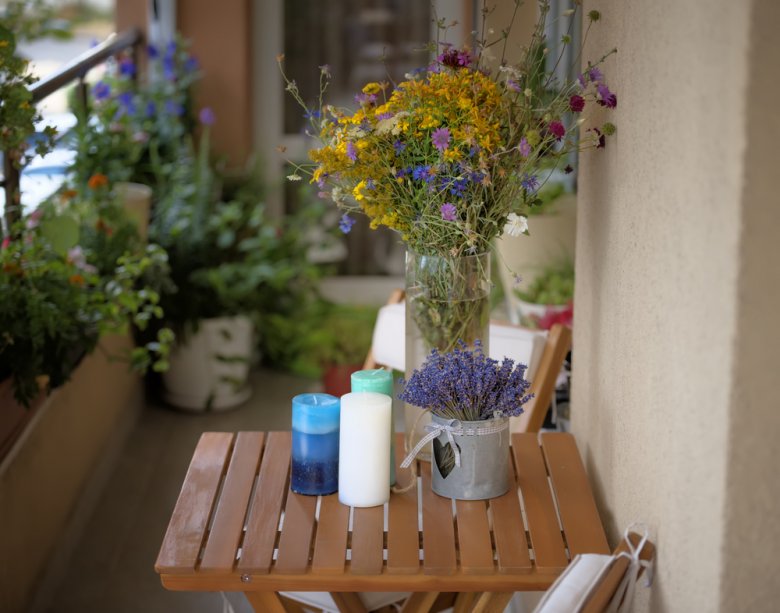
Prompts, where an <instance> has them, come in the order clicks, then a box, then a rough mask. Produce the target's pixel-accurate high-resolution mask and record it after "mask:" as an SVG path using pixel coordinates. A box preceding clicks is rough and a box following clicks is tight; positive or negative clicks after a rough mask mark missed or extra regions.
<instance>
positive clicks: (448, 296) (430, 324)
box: [404, 251, 490, 460]
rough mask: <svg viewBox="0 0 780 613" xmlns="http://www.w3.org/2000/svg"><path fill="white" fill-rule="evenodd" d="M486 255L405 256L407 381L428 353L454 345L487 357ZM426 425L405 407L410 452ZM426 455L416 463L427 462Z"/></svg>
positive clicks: (419, 412)
mask: <svg viewBox="0 0 780 613" xmlns="http://www.w3.org/2000/svg"><path fill="white" fill-rule="evenodd" d="M489 324H490V254H489V253H482V254H478V255H469V256H462V257H441V256H430V255H420V254H417V253H414V252H412V251H407V253H406V359H405V365H406V378H407V380H408V379H409V377H411V375H412V372H413V371H414V370H415V369H417V368H419V367H420V366H422V364H423V362H425V359H426V358H427V357H428V355H429V354H430V352H431V350H432V349H437V350H438V351H440V352H441V353H447V352H450V351H452V350H453V349H454V348H455V347H457V346H458V343H459V342H461V341H462V342H463V343H465V344H466V345H467V346H469V347H473V346H474V343H475V341H477V340H479V341H480V342H481V343H482V350H483V351H484V352H485V353H486V354H487V353H489V346H488V341H489V339H488V330H489ZM429 422H430V417H429V414H428V413H425V412H424V411H423V410H422V409H420V408H419V407H416V406H413V405H410V404H406V405H405V406H404V427H405V429H406V432H407V436H409V438H410V441H409V442H410V448H411V447H414V446H415V445H416V444H417V442H418V441H420V440H421V439H422V438H423V437H424V436H425V426H426V425H427V424H428V423H429ZM430 457H431V456H430V450H429V449H428V450H423V452H421V453H420V455H419V458H420V459H422V460H430Z"/></svg>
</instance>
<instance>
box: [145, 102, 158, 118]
mask: <svg viewBox="0 0 780 613" xmlns="http://www.w3.org/2000/svg"><path fill="white" fill-rule="evenodd" d="M156 113H157V105H156V104H155V103H154V101H152V100H149V102H147V103H146V116H147V117H148V118H150V119H151V118H152V117H154V116H155V114H156Z"/></svg>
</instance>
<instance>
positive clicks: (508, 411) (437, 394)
mask: <svg viewBox="0 0 780 613" xmlns="http://www.w3.org/2000/svg"><path fill="white" fill-rule="evenodd" d="M526 368H527V367H526V365H525V364H517V365H515V363H514V362H513V361H512V360H510V359H509V358H505V359H504V360H503V361H502V362H501V363H499V362H498V361H497V360H493V359H491V358H489V357H487V356H486V355H485V354H484V352H483V351H482V345H481V343H480V342H479V341H478V342H477V343H476V345H475V347H474V348H473V349H469V348H467V347H466V346H465V344H463V343H460V344H459V346H458V347H456V348H455V349H454V350H453V351H450V352H447V353H439V352H438V351H437V350H435V349H434V350H433V351H431V353H430V355H429V356H428V358H427V359H426V360H425V362H424V363H423V365H422V366H421V367H420V368H419V369H417V370H415V371H414V372H413V373H412V376H411V377H410V378H409V380H408V381H407V382H405V383H404V389H403V392H401V395H400V399H401V400H403V401H405V402H408V403H410V404H412V405H414V406H416V407H420V408H421V409H423V410H425V411H428V412H430V413H431V415H432V418H431V424H430V425H429V426H428V428H427V429H428V431H429V432H428V434H427V435H426V436H425V437H424V438H423V439H422V441H420V443H419V444H418V446H417V447H416V448H415V450H413V451H412V453H410V454H409V456H407V458H406V459H405V460H404V462H403V463H402V464H401V466H402V467H405V466H408V465H409V464H410V463H411V462H412V460H413V459H414V456H415V454H416V452H417V451H418V450H419V449H421V448H422V446H423V445H425V444H426V443H428V442H429V441H433V461H432V462H431V464H432V480H431V486H432V488H433V491H434V492H436V493H437V494H439V495H440V496H444V497H446V498H456V499H459V500H483V499H486V498H494V497H496V496H501V495H503V494H505V493H506V491H507V489H508V488H509V479H508V471H507V468H508V464H507V458H508V454H509V418H510V417H516V416H518V415H520V414H521V413H522V412H523V405H524V404H525V403H526V402H528V401H529V400H530V399H531V397H532V395H531V394H528V390H529V389H530V387H531V384H530V382H529V381H528V380H527V379H526V378H525V372H526Z"/></svg>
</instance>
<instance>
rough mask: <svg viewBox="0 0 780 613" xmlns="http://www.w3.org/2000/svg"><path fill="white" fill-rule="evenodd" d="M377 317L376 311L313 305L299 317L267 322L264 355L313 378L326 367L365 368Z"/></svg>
mask: <svg viewBox="0 0 780 613" xmlns="http://www.w3.org/2000/svg"><path fill="white" fill-rule="evenodd" d="M376 316H377V308H376V307H368V306H359V305H340V304H333V303H331V302H327V301H325V300H322V299H318V300H313V301H309V302H307V303H305V304H304V305H302V306H301V308H300V309H298V310H297V311H296V312H295V313H292V314H278V313H274V314H271V315H270V316H267V317H266V318H264V322H265V324H266V325H264V327H263V329H262V336H263V337H264V346H263V347H264V351H265V352H266V354H267V357H268V359H269V360H270V361H271V362H272V363H273V364H275V365H276V366H278V367H282V368H286V369H289V370H292V371H293V372H295V373H297V374H300V375H304V376H309V377H318V376H320V375H321V374H322V369H323V367H325V366H330V365H341V364H347V365H351V364H362V363H363V361H364V360H365V358H366V355H367V354H368V350H369V349H370V348H371V336H372V333H373V330H374V323H375V321H376Z"/></svg>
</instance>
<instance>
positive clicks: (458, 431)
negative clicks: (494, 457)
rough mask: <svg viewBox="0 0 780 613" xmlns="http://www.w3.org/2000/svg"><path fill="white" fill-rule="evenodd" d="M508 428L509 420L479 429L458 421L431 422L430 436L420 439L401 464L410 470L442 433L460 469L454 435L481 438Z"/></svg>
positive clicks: (428, 429)
mask: <svg viewBox="0 0 780 613" xmlns="http://www.w3.org/2000/svg"><path fill="white" fill-rule="evenodd" d="M508 427H509V420H508V419H507V420H504V421H502V422H499V423H498V424H496V425H492V426H484V427H479V428H464V427H463V423H462V422H461V421H460V420H458V419H451V420H450V421H448V422H447V423H446V424H440V423H436V422H431V423H429V424H427V425H426V426H425V429H426V430H427V431H428V434H426V435H425V436H424V437H423V438H422V439H420V442H418V443H417V444H416V445H415V446H414V449H412V450H411V451H410V452H409V454H408V455H407V456H406V457H405V458H404V461H403V462H401V468H408V467H409V465H410V464H411V463H412V461H413V460H414V458H416V457H417V454H418V453H420V451H421V450H422V448H423V447H425V446H426V445H427V444H428V443H430V442H431V441H432V440H433V439H435V438H438V437H439V436H440V435H441V434H442V433H444V434H446V435H447V440H448V441H449V443H450V447H452V451H453V453H454V454H455V466H458V467H460V449H459V448H458V446H457V445H456V444H455V438H454V436H453V435H457V436H480V435H483V434H495V433H496V432H501V431H502V430H506V429H507V428H508Z"/></svg>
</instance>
